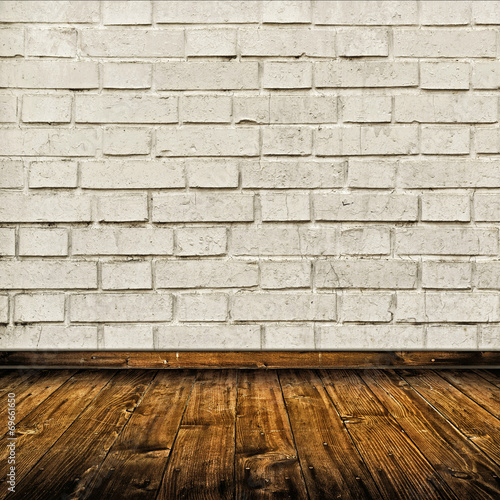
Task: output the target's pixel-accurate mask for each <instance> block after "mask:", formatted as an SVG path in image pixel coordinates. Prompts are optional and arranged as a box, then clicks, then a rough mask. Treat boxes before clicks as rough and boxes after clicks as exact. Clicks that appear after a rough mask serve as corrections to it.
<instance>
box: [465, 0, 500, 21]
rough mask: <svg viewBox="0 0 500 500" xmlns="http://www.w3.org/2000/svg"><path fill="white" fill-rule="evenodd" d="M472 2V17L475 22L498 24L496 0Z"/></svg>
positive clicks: (499, 19)
mask: <svg viewBox="0 0 500 500" xmlns="http://www.w3.org/2000/svg"><path fill="white" fill-rule="evenodd" d="M471 3H472V19H473V21H474V22H475V23H476V24H500V6H499V5H497V3H496V2H489V1H482V0H478V1H476V2H471Z"/></svg>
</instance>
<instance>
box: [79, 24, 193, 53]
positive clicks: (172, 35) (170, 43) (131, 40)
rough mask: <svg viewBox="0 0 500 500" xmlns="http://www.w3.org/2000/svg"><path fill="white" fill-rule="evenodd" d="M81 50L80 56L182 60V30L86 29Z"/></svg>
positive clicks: (81, 37)
mask: <svg viewBox="0 0 500 500" xmlns="http://www.w3.org/2000/svg"><path fill="white" fill-rule="evenodd" d="M80 47H81V51H82V55H84V56H92V57H121V58H132V57H133V58H138V57H144V58H149V57H155V58H156V57H184V31H183V30H181V29H172V30H130V29H121V30H120V29H102V30H99V29H85V30H81V31H80ZM131 47H133V50H132V51H131Z"/></svg>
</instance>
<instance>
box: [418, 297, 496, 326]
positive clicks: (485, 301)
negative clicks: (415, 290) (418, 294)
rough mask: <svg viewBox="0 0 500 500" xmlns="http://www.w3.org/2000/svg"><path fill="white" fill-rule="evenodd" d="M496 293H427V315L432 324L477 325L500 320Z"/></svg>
mask: <svg viewBox="0 0 500 500" xmlns="http://www.w3.org/2000/svg"><path fill="white" fill-rule="evenodd" d="M498 306H499V301H498V295H497V294H494V293H478V292H475V293H464V292H462V293H460V292H427V293H426V294H425V313H426V317H427V320H428V321H431V322H453V323H476V322H478V323H479V322H481V323H484V322H489V321H498V320H499V317H500V315H499V310H498Z"/></svg>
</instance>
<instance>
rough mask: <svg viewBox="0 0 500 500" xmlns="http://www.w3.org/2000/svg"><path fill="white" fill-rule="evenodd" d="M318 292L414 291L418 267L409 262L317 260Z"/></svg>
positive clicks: (315, 272)
mask: <svg viewBox="0 0 500 500" xmlns="http://www.w3.org/2000/svg"><path fill="white" fill-rule="evenodd" d="M314 281H315V283H316V286H317V287H318V288H393V289H395V288H414V287H415V285H416V281H417V263H416V262H412V261H409V260H375V259H372V260H368V259H366V260H356V259H345V260H344V259H342V260H336V261H333V260H319V261H318V262H316V263H315V266H314Z"/></svg>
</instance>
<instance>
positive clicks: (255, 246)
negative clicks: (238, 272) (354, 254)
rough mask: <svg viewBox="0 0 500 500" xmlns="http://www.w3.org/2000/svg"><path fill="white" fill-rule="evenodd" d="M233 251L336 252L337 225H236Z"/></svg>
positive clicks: (301, 253)
mask: <svg viewBox="0 0 500 500" xmlns="http://www.w3.org/2000/svg"><path fill="white" fill-rule="evenodd" d="M231 233H232V235H231V244H230V251H231V253H232V254H234V255H256V256H260V255H282V256H285V255H335V254H336V253H337V244H336V241H337V231H336V228H335V227H307V226H300V225H294V224H272V225H264V226H253V225H252V226H250V225H237V226H233V228H232V230H231Z"/></svg>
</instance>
